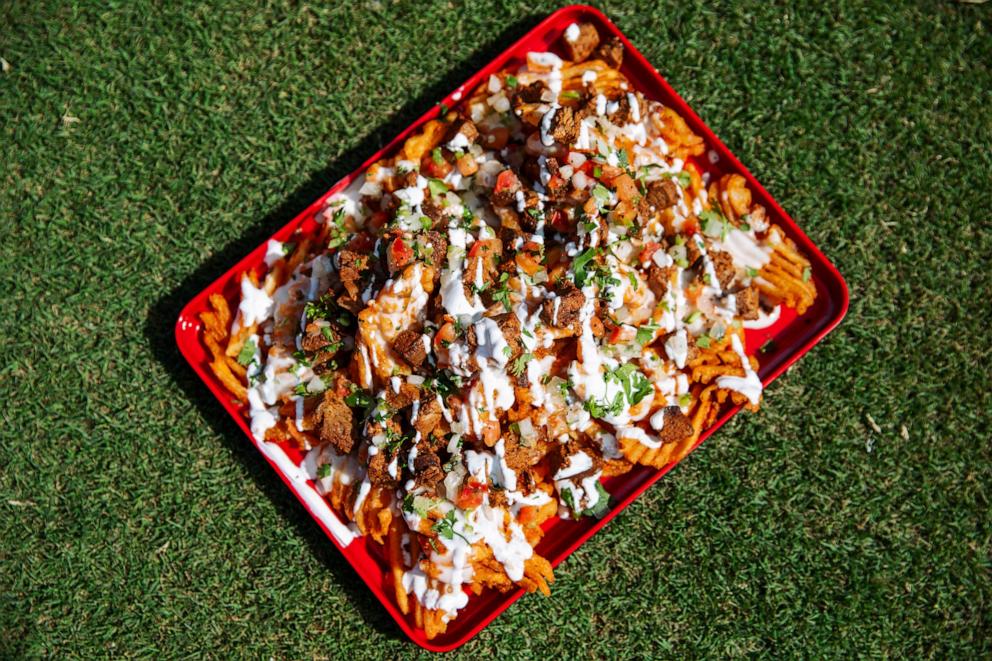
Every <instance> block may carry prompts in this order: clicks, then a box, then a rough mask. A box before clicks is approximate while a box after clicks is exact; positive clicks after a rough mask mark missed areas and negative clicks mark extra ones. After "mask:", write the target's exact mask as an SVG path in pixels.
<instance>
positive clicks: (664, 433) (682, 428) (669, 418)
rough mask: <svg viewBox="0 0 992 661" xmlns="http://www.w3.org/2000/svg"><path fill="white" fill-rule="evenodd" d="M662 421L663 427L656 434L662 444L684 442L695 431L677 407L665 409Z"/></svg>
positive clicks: (690, 422) (687, 418)
mask: <svg viewBox="0 0 992 661" xmlns="http://www.w3.org/2000/svg"><path fill="white" fill-rule="evenodd" d="M664 420H665V425H664V426H663V427H662V428H661V431H660V432H658V437H659V439H660V440H661V442H662V443H677V442H679V441H684V440H685V439H687V438H689V437H690V436H692V434H693V433H694V432H695V429H693V427H692V421H691V420H690V419H689V417H688V416H687V415H686V414H685V413H682V409H680V408H679V407H677V406H666V407H665V416H664Z"/></svg>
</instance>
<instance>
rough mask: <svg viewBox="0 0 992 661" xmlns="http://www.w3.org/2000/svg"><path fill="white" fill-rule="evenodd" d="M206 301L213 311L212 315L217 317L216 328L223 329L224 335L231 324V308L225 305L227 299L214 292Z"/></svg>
mask: <svg viewBox="0 0 992 661" xmlns="http://www.w3.org/2000/svg"><path fill="white" fill-rule="evenodd" d="M207 300H208V301H209V302H210V307H212V308H213V309H214V314H215V315H217V324H218V326H219V327H220V328H223V329H224V333H225V334H226V333H227V328H228V327H229V326H230V324H231V307H230V306H229V305H228V304H227V299H226V298H224V297H223V296H221V295H220V294H218V293H216V292H215V293H213V294H211V295H210V297H209V298H208V299H207Z"/></svg>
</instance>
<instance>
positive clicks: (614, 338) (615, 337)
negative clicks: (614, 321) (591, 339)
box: [606, 326, 623, 344]
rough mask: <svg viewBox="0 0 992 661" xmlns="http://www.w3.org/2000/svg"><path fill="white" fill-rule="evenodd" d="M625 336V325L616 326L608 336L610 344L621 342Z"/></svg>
mask: <svg viewBox="0 0 992 661" xmlns="http://www.w3.org/2000/svg"><path fill="white" fill-rule="evenodd" d="M622 336H623V327H621V326H614V327H613V330H611V331H610V336H609V337H608V338H607V340H606V341H607V342H609V343H610V344H619V342H620V339H621V337H622Z"/></svg>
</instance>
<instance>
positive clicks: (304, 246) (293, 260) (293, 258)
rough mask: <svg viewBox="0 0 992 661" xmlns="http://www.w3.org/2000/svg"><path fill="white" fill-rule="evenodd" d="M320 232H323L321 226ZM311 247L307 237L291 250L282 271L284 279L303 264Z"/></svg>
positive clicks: (310, 238) (309, 238)
mask: <svg viewBox="0 0 992 661" xmlns="http://www.w3.org/2000/svg"><path fill="white" fill-rule="evenodd" d="M324 225H327V223H324ZM321 230H322V231H323V226H322V228H321ZM312 245H313V238H312V237H309V236H308V237H305V238H303V239H301V240H300V243H299V244H298V245H297V246H296V249H295V250H293V252H292V254H291V255H290V256H289V259H287V260H286V262H285V266H284V268H283V271H282V273H283V274H285V277H289V276H290V275H291V274H292V273H293V272H294V271H296V269H297V268H299V266H300V264H302V263H303V260H305V259H306V258H307V257H309V256H310V248H311V246H312ZM318 245H323V244H318ZM281 284H284V283H280V285H281Z"/></svg>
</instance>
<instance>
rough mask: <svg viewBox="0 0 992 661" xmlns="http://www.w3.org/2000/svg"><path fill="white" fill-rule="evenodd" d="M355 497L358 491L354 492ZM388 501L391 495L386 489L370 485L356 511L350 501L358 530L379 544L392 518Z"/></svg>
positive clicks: (390, 500) (390, 499)
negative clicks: (359, 507)
mask: <svg viewBox="0 0 992 661" xmlns="http://www.w3.org/2000/svg"><path fill="white" fill-rule="evenodd" d="M357 497H358V492H356V493H355V498H357ZM390 502H392V497H391V496H390V494H389V490H388V489H384V488H382V487H371V488H370V489H369V493H368V495H367V496H366V497H365V501H364V502H363V503H362V507H361V509H360V510H359V511H358V512H355V511H354V509H353V508H354V504H353V503H352V519H353V520H354V522H355V525H356V526H357V527H358V530H359V532H361V533H362V534H363V535H369V536H370V537H372V539H374V540H375V541H377V542H379V543H380V544H381V543H382V542H383V540H384V539H385V536H386V532H387V531H388V530H389V524H390V522H391V521H392V518H393V513H392V511H391V510H390V509H389V504H390Z"/></svg>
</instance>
